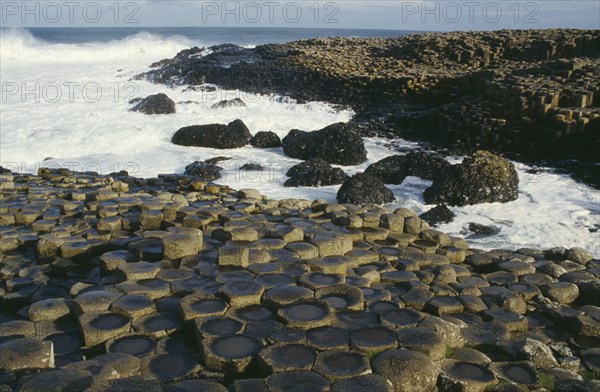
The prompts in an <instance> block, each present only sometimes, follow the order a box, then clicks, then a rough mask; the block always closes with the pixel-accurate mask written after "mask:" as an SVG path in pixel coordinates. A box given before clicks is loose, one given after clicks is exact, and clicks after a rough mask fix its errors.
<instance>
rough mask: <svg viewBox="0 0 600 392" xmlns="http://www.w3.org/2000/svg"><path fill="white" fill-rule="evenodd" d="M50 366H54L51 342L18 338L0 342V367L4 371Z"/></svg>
mask: <svg viewBox="0 0 600 392" xmlns="http://www.w3.org/2000/svg"><path fill="white" fill-rule="evenodd" d="M51 367H54V350H53V346H52V342H49V341H46V340H37V339H31V338H20V339H11V340H7V341H5V342H2V343H0V369H2V370H4V371H8V372H12V371H15V370H19V369H27V368H51Z"/></svg>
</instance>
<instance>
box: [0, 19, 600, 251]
mask: <svg viewBox="0 0 600 392" xmlns="http://www.w3.org/2000/svg"><path fill="white" fill-rule="evenodd" d="M234 30H235V31H234ZM246 30H248V31H246ZM404 33H406V32H399V31H376V30H362V31H361V30H310V29H284V30H280V29H223V28H214V29H211V28H204V29H199V28H196V29H185V28H174V29H163V28H160V29H151V30H148V31H140V30H139V29H138V30H136V29H33V30H4V29H3V30H2V32H1V36H0V39H1V42H0V48H1V49H0V61H1V67H0V79H1V80H2V101H1V105H0V119H1V123H0V165H2V166H4V167H7V168H9V169H11V170H13V171H19V172H35V171H37V168H39V167H40V166H48V167H70V168H72V169H74V170H81V171H86V170H92V171H97V172H99V173H102V174H108V173H110V172H113V171H118V170H123V169H124V170H128V171H129V172H130V174H132V175H136V176H143V177H150V176H156V175H157V174H159V173H173V172H176V173H182V172H183V171H184V168H185V166H186V165H187V164H189V163H191V162H193V161H195V160H205V159H208V158H212V157H217V156H225V157H229V158H231V160H228V161H225V162H221V165H222V166H223V167H224V168H225V176H224V177H223V178H222V179H221V180H219V181H218V182H220V183H224V184H227V185H230V186H231V187H233V188H237V189H240V188H256V189H259V190H261V191H262V192H263V193H264V194H267V195H268V196H270V197H272V198H290V197H293V198H307V199H316V198H324V199H327V200H330V201H334V200H335V195H336V192H337V188H338V187H336V186H334V187H323V188H285V187H283V183H284V182H285V180H286V178H287V177H286V176H285V172H286V171H287V169H288V168H289V167H290V166H292V165H294V164H297V163H299V162H300V161H298V160H295V159H291V158H289V157H286V156H285V155H283V152H282V150H281V149H266V150H263V149H255V148H252V147H244V148H239V149H234V150H214V149H207V148H194V147H181V146H176V145H173V144H172V143H170V139H171V137H172V135H173V134H174V133H175V132H176V131H177V130H178V129H179V128H181V127H183V126H188V125H194V124H207V123H227V122H229V121H232V120H235V119H238V118H239V119H242V120H243V121H244V122H245V123H246V124H247V125H248V127H249V128H250V131H251V132H252V133H256V132H258V131H273V132H275V133H277V134H278V135H279V136H280V137H284V136H285V135H286V134H287V132H288V131H289V130H290V129H294V128H296V129H303V130H307V131H310V130H317V129H320V128H322V127H324V126H326V125H329V124H332V123H335V122H340V121H347V120H349V119H350V118H351V117H352V115H353V113H352V111H351V110H340V109H338V108H335V107H334V106H332V105H329V104H327V103H324V102H308V103H304V104H298V103H296V102H295V101H294V100H293V99H290V98H288V97H282V96H265V95H254V94H248V93H245V92H242V91H231V90H221V89H217V90H216V91H214V92H204V91H194V90H193V89H187V88H186V87H185V86H182V87H175V88H169V87H166V86H162V85H155V84H152V83H149V82H145V81H134V80H132V78H133V76H135V75H137V74H139V73H140V72H143V71H145V70H148V66H149V65H150V64H151V63H153V62H155V61H158V60H161V59H164V58H171V57H173V56H174V55H175V54H176V53H177V52H178V51H180V50H182V49H185V48H188V47H190V46H209V45H213V44H219V43H236V44H240V45H245V46H252V45H257V44H262V43H267V42H286V41H290V40H294V39H300V38H311V37H316V36H331V35H336V36H397V35H400V34H404ZM159 92H164V93H166V94H167V95H169V96H170V97H171V98H172V99H173V100H174V101H175V102H177V103H178V104H177V113H176V114H174V115H159V116H147V115H144V114H140V113H133V112H129V109H130V108H131V106H132V105H130V104H129V103H128V102H129V101H130V99H132V98H134V97H144V96H147V95H150V94H156V93H159ZM232 98H241V99H242V100H243V101H244V102H245V103H246V105H247V106H246V107H234V108H226V109H212V108H211V106H212V105H213V104H214V103H216V102H219V101H221V100H223V99H232ZM365 144H366V147H367V151H368V161H367V162H365V163H363V164H361V165H359V166H351V167H344V168H343V169H344V170H345V171H346V172H347V173H348V174H354V173H358V172H361V171H363V170H364V169H365V168H366V167H367V166H368V165H369V164H371V163H373V162H376V161H378V160H380V159H382V158H384V157H386V156H388V155H390V154H394V151H393V150H392V149H391V148H390V141H388V140H384V139H376V138H368V139H365ZM393 144H394V145H395V146H396V147H403V148H408V149H412V148H419V146H418V145H417V144H416V143H412V142H408V141H405V140H401V139H399V140H395V141H393ZM461 159H462V157H450V158H449V160H451V161H453V162H458V161H460V160H461ZM245 163H258V164H261V165H263V166H264V167H265V168H266V170H265V171H263V172H246V171H240V170H239V167H240V166H241V165H243V164H245ZM516 165H517V169H518V172H519V176H520V181H521V184H520V195H519V199H518V200H516V201H514V202H511V203H506V204H500V203H488V204H480V205H477V206H469V207H458V208H452V210H453V211H454V212H455V213H456V214H457V217H456V219H455V220H454V221H453V222H452V223H450V224H446V225H442V226H441V227H440V228H441V230H444V231H446V232H448V233H450V234H453V235H459V236H463V237H467V239H468V240H469V241H470V242H471V243H472V244H473V245H474V246H478V247H482V248H486V249H493V248H512V249H516V248H521V247H536V248H549V247H553V246H565V247H573V246H581V247H584V248H587V249H590V250H591V251H593V253H594V255H595V256H596V257H600V233H598V232H597V231H594V229H597V228H598V227H600V195H599V192H598V191H596V190H594V189H593V188H590V187H588V186H586V185H583V184H580V183H577V182H575V181H574V180H572V179H571V178H570V177H569V176H566V175H559V174H554V173H552V172H543V173H540V174H536V175H532V174H529V173H528V169H529V168H528V167H527V166H525V165H523V164H519V163H516ZM429 185H430V182H428V181H424V180H420V179H417V178H413V177H409V178H408V179H407V180H406V181H405V182H404V183H403V184H401V185H397V186H390V189H392V190H393V191H394V194H395V195H396V197H397V201H396V203H394V204H393V205H390V207H392V208H393V207H399V206H406V207H409V208H412V209H414V210H415V211H417V212H418V213H420V212H423V211H426V210H428V209H429V208H431V207H432V206H428V205H425V203H424V201H423V197H422V192H423V190H424V189H425V188H426V187H427V186H429ZM470 222H474V223H480V224H485V225H490V226H494V227H496V228H497V229H499V230H500V232H499V233H498V234H497V235H495V236H493V237H486V238H479V239H478V238H472V237H469V233H468V231H467V230H466V227H467V226H468V224H469V223H470Z"/></svg>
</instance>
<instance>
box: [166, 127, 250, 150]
mask: <svg viewBox="0 0 600 392" xmlns="http://www.w3.org/2000/svg"><path fill="white" fill-rule="evenodd" d="M251 138H252V135H251V134H250V131H249V130H248V127H247V126H246V124H244V122H243V121H242V120H235V121H232V122H230V123H229V124H227V125H223V124H206V125H192V126H189V127H184V128H181V129H179V130H178V131H177V132H175V135H173V138H172V139H171V142H173V143H174V144H178V145H180V146H194V147H209V148H218V149H228V148H240V147H243V146H245V145H247V144H248V143H249V142H250V139H251Z"/></svg>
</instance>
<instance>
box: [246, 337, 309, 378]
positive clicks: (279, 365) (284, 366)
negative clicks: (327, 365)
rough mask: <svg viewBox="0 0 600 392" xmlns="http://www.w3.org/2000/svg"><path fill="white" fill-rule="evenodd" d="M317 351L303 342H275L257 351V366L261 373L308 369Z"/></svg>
mask: <svg viewBox="0 0 600 392" xmlns="http://www.w3.org/2000/svg"><path fill="white" fill-rule="evenodd" d="M316 358H317V351H316V350H315V349H314V348H312V347H310V346H307V345H305V344H276V345H273V346H269V347H266V348H263V349H262V350H261V351H260V353H258V360H259V368H260V369H261V372H262V373H263V374H272V373H278V372H288V371H293V370H310V369H311V368H312V366H313V363H314V361H315V359H316Z"/></svg>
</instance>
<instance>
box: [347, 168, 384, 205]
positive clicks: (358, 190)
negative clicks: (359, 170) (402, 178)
mask: <svg viewBox="0 0 600 392" xmlns="http://www.w3.org/2000/svg"><path fill="white" fill-rule="evenodd" d="M336 198H337V201H338V202H340V203H353V204H384V203H391V202H393V201H394V200H395V197H394V193H393V192H392V191H390V190H389V189H388V188H386V187H385V185H383V183H382V182H381V180H379V179H378V178H377V177H373V176H370V175H369V174H366V173H363V174H356V175H354V176H352V177H350V178H348V179H347V180H346V181H344V183H343V184H342V186H341V187H340V189H339V191H338V193H337V196H336Z"/></svg>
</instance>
